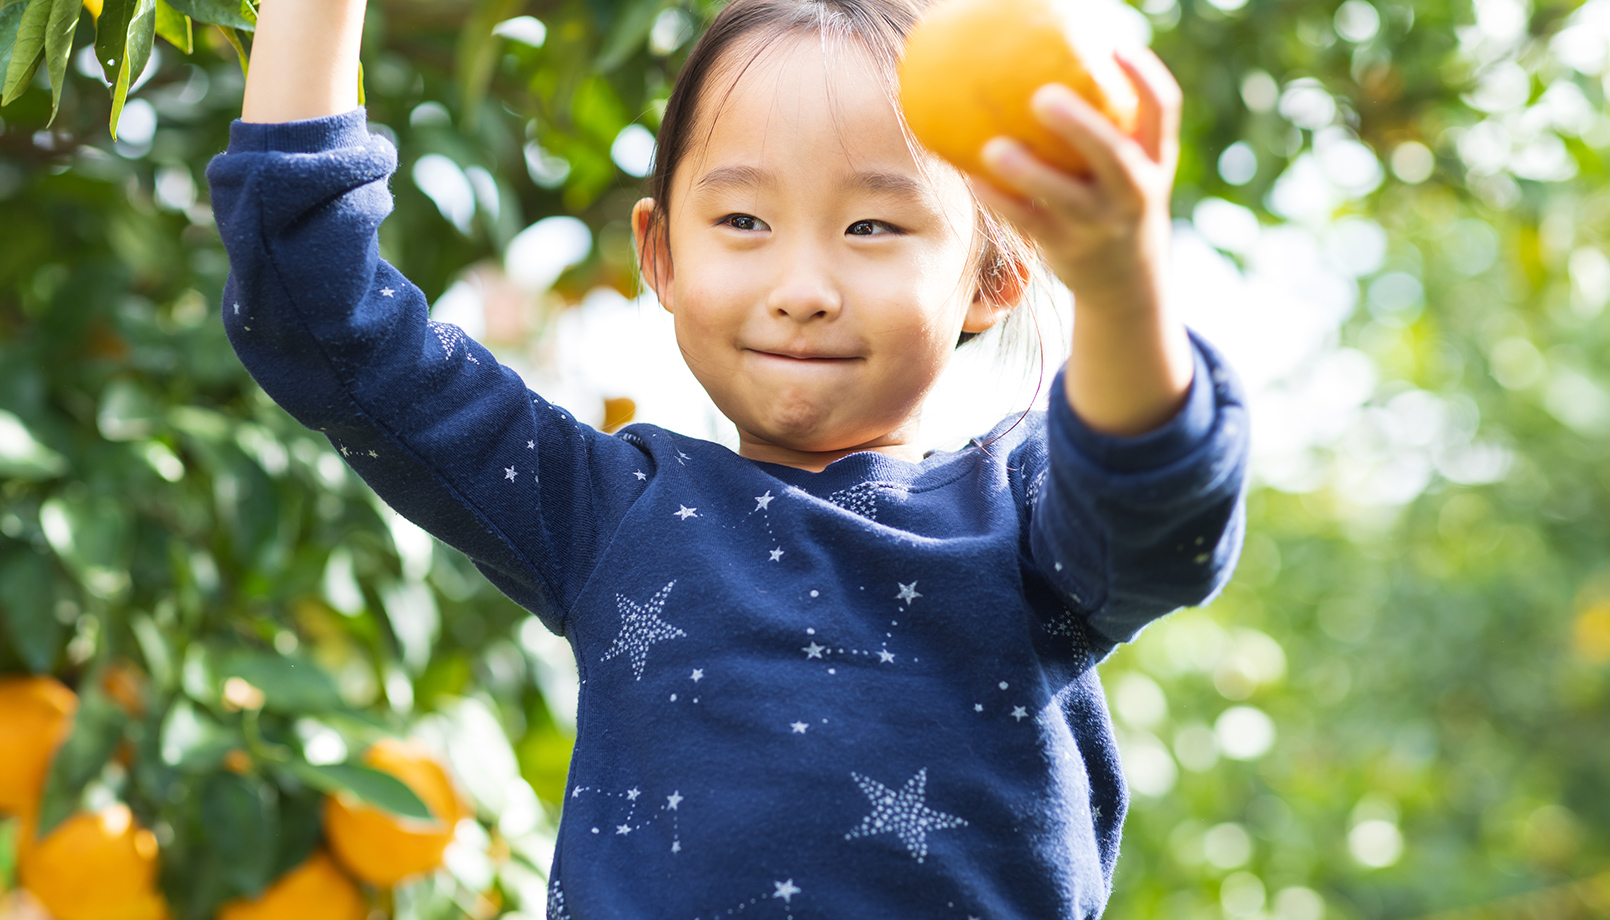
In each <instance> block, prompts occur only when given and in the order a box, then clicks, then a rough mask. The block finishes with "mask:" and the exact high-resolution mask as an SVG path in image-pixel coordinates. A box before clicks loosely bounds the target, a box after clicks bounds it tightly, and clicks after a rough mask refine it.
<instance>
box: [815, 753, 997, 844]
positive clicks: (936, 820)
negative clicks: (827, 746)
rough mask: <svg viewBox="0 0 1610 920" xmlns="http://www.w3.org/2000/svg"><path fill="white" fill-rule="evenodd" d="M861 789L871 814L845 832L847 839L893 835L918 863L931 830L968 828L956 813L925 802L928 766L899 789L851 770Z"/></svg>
mask: <svg viewBox="0 0 1610 920" xmlns="http://www.w3.org/2000/svg"><path fill="white" fill-rule="evenodd" d="M850 776H851V777H853V778H854V779H855V782H856V784H857V785H859V786H860V787H861V792H862V794H864V795H865V796H866V797H867V798H868V799H869V800H871V802H872V813H871V814H869V815H867V816H866V817H865V818H863V819H862V820H861V825H860V826H859V827H857V828H856V829H855V830H853V831H850V832H849V833H848V834H845V835H844V839H845V840H854V839H855V838H857V837H874V836H877V835H878V834H894V835H895V836H896V837H899V838H900V842H901V843H902V844H904V845H905V847H906V851H907V852H909V853H910V854H911V855H912V856H913V857H914V858H915V859H916V860H917V862H922V861H923V860H924V859H926V858H927V856H928V833H929V832H930V831H938V830H944V829H945V828H950V827H965V826H967V822H966V821H965V820H963V819H961V818H958V817H956V816H955V815H947V814H945V813H944V812H942V811H935V810H934V809H932V808H929V807H928V805H927V803H926V802H924V801H923V798H924V796H925V790H926V789H927V786H928V768H927V767H923V768H922V769H921V770H918V771H917V775H916V776H913V777H912V778H911V779H909V780H907V781H906V784H905V786H904V787H902V788H901V789H900V790H899V791H896V790H893V789H890V788H889V787H888V786H885V785H884V784H882V783H880V782H878V781H877V780H875V779H872V778H871V777H869V776H862V775H861V774H859V773H851V774H850Z"/></svg>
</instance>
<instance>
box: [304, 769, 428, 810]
mask: <svg viewBox="0 0 1610 920" xmlns="http://www.w3.org/2000/svg"><path fill="white" fill-rule="evenodd" d="M287 768H288V769H289V770H290V771H291V773H293V774H294V775H295V776H296V778H297V779H300V780H301V781H302V782H304V783H306V784H308V785H309V786H312V787H313V788H314V789H317V790H319V791H320V792H322V793H324V794H325V795H341V794H343V793H345V794H348V795H351V796H354V797H356V798H357V799H358V800H359V801H362V802H365V803H367V804H369V805H373V806H374V807H376V808H379V809H382V810H384V811H389V812H391V813H392V814H394V815H397V816H398V817H402V818H412V819H414V820H416V821H433V820H435V819H436V818H435V816H434V815H432V814H431V813H430V809H429V808H427V807H426V805H425V803H424V801H423V800H421V799H420V798H419V796H417V795H415V794H414V790H412V789H410V788H408V786H407V785H405V784H404V783H403V781H402V780H400V779H398V778H397V777H395V776H392V775H391V774H390V773H382V772H380V771H379V770H375V769H371V768H369V767H364V766H359V765H357V764H329V765H326V766H315V765H313V764H310V763H307V762H305V761H299V760H298V761H292V762H291V763H290V764H288V765H287Z"/></svg>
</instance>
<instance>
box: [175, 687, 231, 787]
mask: <svg viewBox="0 0 1610 920" xmlns="http://www.w3.org/2000/svg"><path fill="white" fill-rule="evenodd" d="M241 746H242V741H241V738H240V736H239V735H237V734H235V733H233V732H231V731H229V730H228V729H226V728H224V727H223V726H222V725H219V724H218V723H217V722H215V721H213V719H212V717H211V716H209V715H207V714H206V713H205V712H204V711H202V710H201V709H199V708H197V707H196V706H195V705H193V704H192V703H191V702H190V701H189V700H186V699H183V698H181V699H180V700H179V701H178V702H176V703H174V704H173V706H172V708H170V709H169V710H168V714H167V715H166V716H165V717H164V718H163V720H162V729H161V746H160V749H161V753H162V762H163V763H165V764H167V765H168V766H170V767H178V768H180V769H183V770H207V769H211V768H213V767H215V766H217V765H218V762H219V761H221V760H223V758H224V755H225V754H227V753H229V751H230V749H232V748H236V747H241Z"/></svg>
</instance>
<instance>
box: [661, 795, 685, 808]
mask: <svg viewBox="0 0 1610 920" xmlns="http://www.w3.org/2000/svg"><path fill="white" fill-rule="evenodd" d="M681 804H682V793H680V792H673V793H671V794H670V795H668V796H666V797H665V807H666V808H669V809H671V810H672V811H676V807H677V806H678V805H681Z"/></svg>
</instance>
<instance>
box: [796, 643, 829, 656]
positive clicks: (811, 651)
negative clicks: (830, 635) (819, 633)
mask: <svg viewBox="0 0 1610 920" xmlns="http://www.w3.org/2000/svg"><path fill="white" fill-rule="evenodd" d="M800 651H802V652H804V653H805V657H806V658H820V657H822V653H823V652H825V651H827V646H825V645H818V644H816V642H815V641H814V640H813V641H812V642H811V644H810V645H807V646H805V647H804V648H802V649H800Z"/></svg>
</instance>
